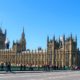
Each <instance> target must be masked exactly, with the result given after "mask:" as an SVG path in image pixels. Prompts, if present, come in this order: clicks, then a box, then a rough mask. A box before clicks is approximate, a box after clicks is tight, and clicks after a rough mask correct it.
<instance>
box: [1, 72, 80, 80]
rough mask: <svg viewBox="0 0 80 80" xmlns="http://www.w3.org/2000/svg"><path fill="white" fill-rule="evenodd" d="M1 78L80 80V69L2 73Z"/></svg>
mask: <svg viewBox="0 0 80 80" xmlns="http://www.w3.org/2000/svg"><path fill="white" fill-rule="evenodd" d="M0 80H80V71H54V72H23V73H19V72H17V73H15V72H14V73H0Z"/></svg>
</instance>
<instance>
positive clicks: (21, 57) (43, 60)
mask: <svg viewBox="0 0 80 80" xmlns="http://www.w3.org/2000/svg"><path fill="white" fill-rule="evenodd" d="M2 34H3V32H2V30H0V41H2V43H0V64H1V63H5V62H11V64H12V65H20V64H23V65H24V64H25V65H26V66H30V65H32V66H43V65H50V66H58V67H64V66H68V67H71V66H72V65H76V66H78V65H79V64H80V54H79V53H80V52H79V49H78V48H77V37H75V39H74V38H73V37H72V34H71V35H70V37H68V38H65V35H63V37H62V38H59V40H56V39H55V36H54V37H53V39H52V40H49V37H47V49H45V50H43V49H41V48H39V49H38V50H29V49H26V39H25V33H24V29H23V32H22V35H21V39H20V41H17V42H14V41H13V46H12V48H11V49H6V47H5V46H4V47H3V43H5V38H4V35H3V36H2ZM3 38H4V40H3ZM5 45H6V44H5ZM1 46H2V48H1Z"/></svg>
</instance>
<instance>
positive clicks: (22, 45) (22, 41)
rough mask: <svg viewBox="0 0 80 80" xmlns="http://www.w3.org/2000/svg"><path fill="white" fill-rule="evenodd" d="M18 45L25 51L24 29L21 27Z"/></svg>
mask: <svg viewBox="0 0 80 80" xmlns="http://www.w3.org/2000/svg"><path fill="white" fill-rule="evenodd" d="M20 44H21V47H22V51H25V50H26V39H25V32H24V27H23V32H22V36H21V40H20Z"/></svg>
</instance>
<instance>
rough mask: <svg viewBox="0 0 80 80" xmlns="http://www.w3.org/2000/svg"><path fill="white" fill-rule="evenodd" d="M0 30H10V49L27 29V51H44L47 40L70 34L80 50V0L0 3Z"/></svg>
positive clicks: (9, 0) (12, 0) (20, 0)
mask: <svg viewBox="0 0 80 80" xmlns="http://www.w3.org/2000/svg"><path fill="white" fill-rule="evenodd" d="M0 26H1V28H2V30H3V32H4V30H5V29H6V30H7V38H8V39H9V40H10V47H12V42H13V40H14V41H17V40H20V38H21V33H22V31H23V27H24V31H25V37H26V42H27V45H26V46H27V49H37V48H38V47H42V48H43V49H45V48H46V47H47V36H49V37H50V39H51V38H53V36H54V35H55V36H56V39H58V38H59V36H62V35H63V34H65V36H66V37H69V36H70V34H71V33H72V34H73V37H75V36H76V35H77V42H78V47H79V48H80V0H0Z"/></svg>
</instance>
